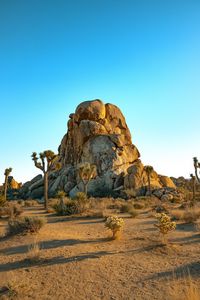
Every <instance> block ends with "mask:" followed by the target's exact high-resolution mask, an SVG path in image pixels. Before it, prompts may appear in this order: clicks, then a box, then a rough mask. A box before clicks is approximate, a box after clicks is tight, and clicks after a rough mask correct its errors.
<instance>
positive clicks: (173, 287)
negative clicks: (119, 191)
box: [0, 206, 200, 300]
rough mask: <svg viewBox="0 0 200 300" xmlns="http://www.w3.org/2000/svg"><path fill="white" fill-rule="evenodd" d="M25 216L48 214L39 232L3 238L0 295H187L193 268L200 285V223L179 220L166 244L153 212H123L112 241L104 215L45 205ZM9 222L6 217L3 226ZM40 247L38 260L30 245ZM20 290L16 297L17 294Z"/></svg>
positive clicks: (91, 298)
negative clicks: (57, 211) (58, 211)
mask: <svg viewBox="0 0 200 300" xmlns="http://www.w3.org/2000/svg"><path fill="white" fill-rule="evenodd" d="M24 214H25V215H34V216H43V215H44V216H46V217H47V220H48V223H47V224H46V225H45V226H44V227H43V228H42V229H41V231H40V232H39V233H38V234H37V235H25V236H13V237H7V238H1V240H0V287H4V286H10V287H11V291H10V295H7V296H0V299H7V297H8V296H9V297H10V298H11V299H12V298H13V299H22V300H23V299H38V300H40V299H49V300H50V299H56V300H57V299H70V300H79V299H80V300H83V299H84V300H87V299H88V300H99V299H105V300H120V299H124V300H128V299H130V300H134V299H137V300H139V299H143V300H145V299H162V300H163V299H180V300H184V299H185V298H184V290H185V288H186V286H187V279H186V278H187V277H188V273H189V274H190V275H189V277H190V278H191V280H192V282H193V283H195V284H196V286H197V287H200V247H199V246H200V234H199V232H198V230H197V229H196V227H195V226H194V225H191V224H190V225H189V224H188V225H186V224H181V223H179V224H178V226H177V229H176V231H175V232H173V233H171V234H170V236H169V241H170V243H169V245H168V246H167V247H166V246H162V245H161V244H160V237H159V235H158V233H157V229H156V228H155V227H154V223H155V219H154V218H153V215H152V213H150V212H149V211H145V210H144V211H141V212H140V214H139V215H138V216H137V217H136V218H134V219H133V218H130V217H129V216H128V215H126V214H120V216H122V217H123V218H124V221H125V227H124V230H123V234H122V237H121V239H119V240H111V239H110V236H111V234H110V232H109V231H108V230H107V229H106V228H105V227H104V220H103V219H102V218H91V217H90V218H86V217H58V216H55V215H54V214H45V212H44V210H43V208H42V207H41V206H38V207H31V208H26V209H25V212H24ZM5 226H6V221H5V220H0V230H1V232H3V231H4V228H5ZM34 242H37V243H39V245H40V248H41V250H40V254H39V256H40V257H39V259H38V260H36V261H35V262H34V261H30V259H29V256H28V255H29V248H30V244H32V243H34ZM12 289H14V290H16V291H17V295H15V293H14V292H13V293H12Z"/></svg>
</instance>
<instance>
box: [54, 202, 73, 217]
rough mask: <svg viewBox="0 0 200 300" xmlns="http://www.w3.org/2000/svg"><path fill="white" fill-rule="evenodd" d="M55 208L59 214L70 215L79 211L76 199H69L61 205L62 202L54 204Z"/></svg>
mask: <svg viewBox="0 0 200 300" xmlns="http://www.w3.org/2000/svg"><path fill="white" fill-rule="evenodd" d="M53 208H54V210H55V212H56V214H57V215H59V216H69V215H74V214H77V213H78V205H77V202H76V200H67V201H66V202H65V203H64V205H61V204H60V203H57V204H54V205H53Z"/></svg>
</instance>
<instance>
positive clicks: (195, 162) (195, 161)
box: [193, 157, 200, 182]
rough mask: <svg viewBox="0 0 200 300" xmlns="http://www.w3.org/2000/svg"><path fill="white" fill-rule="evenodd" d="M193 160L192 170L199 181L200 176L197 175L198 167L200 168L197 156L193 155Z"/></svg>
mask: <svg viewBox="0 0 200 300" xmlns="http://www.w3.org/2000/svg"><path fill="white" fill-rule="evenodd" d="M193 162H194V171H195V176H196V179H197V180H198V182H200V177H199V175H198V169H200V163H199V161H198V159H197V157H193Z"/></svg>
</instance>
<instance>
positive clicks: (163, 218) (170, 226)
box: [154, 213, 176, 243]
mask: <svg viewBox="0 0 200 300" xmlns="http://www.w3.org/2000/svg"><path fill="white" fill-rule="evenodd" d="M155 217H156V219H157V220H158V224H154V226H155V227H157V228H158V230H159V232H160V233H161V234H162V236H163V241H164V242H165V243H166V242H167V241H166V240H165V236H166V235H167V234H168V233H169V232H170V231H172V230H175V229H176V223H175V222H172V221H171V219H170V217H169V216H167V215H166V214H165V213H161V214H156V215H155Z"/></svg>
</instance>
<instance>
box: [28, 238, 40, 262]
mask: <svg viewBox="0 0 200 300" xmlns="http://www.w3.org/2000/svg"><path fill="white" fill-rule="evenodd" d="M27 256H28V260H29V261H30V262H37V261H39V260H40V259H41V249H40V245H39V243H38V242H37V241H36V240H34V242H33V243H32V244H30V246H29V248H28V255H27Z"/></svg>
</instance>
